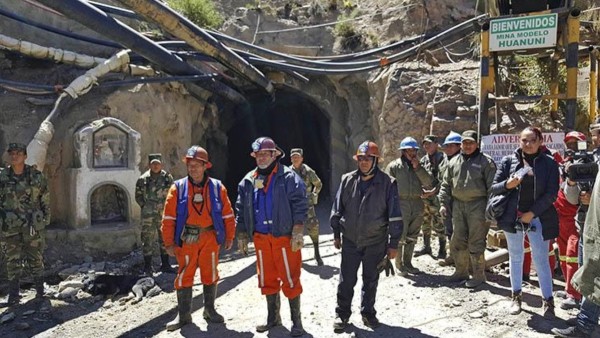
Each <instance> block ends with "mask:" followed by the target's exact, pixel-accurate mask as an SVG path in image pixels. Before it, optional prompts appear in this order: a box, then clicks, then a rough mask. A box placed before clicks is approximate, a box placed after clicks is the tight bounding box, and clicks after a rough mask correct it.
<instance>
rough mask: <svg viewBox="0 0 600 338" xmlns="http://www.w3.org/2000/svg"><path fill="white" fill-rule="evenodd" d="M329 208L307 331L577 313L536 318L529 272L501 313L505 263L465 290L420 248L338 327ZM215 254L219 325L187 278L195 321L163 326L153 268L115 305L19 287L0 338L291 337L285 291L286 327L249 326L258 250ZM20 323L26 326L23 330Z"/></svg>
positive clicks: (309, 284)
mask: <svg viewBox="0 0 600 338" xmlns="http://www.w3.org/2000/svg"><path fill="white" fill-rule="evenodd" d="M327 208H328V206H325V205H323V206H322V207H321V208H319V210H318V214H319V216H320V217H319V218H320V219H321V222H322V224H323V225H322V226H321V250H322V256H323V260H324V262H325V265H324V266H321V267H318V266H316V263H315V261H314V259H313V248H312V244H310V239H309V237H308V236H306V237H305V241H306V243H307V245H306V246H305V248H304V249H303V259H304V264H303V268H304V269H303V271H302V277H301V280H302V284H303V288H304V292H303V294H302V320H303V324H304V328H305V329H306V331H307V334H306V335H305V337H532V338H533V337H551V336H552V335H550V334H549V332H550V329H551V328H552V327H554V326H561V327H564V326H565V325H566V324H564V321H563V320H565V319H568V318H570V317H572V316H574V315H576V313H577V311H576V310H571V311H563V310H561V309H559V308H558V307H557V309H556V315H557V318H556V319H554V320H548V319H544V318H543V317H542V316H540V313H541V298H540V296H539V289H538V288H537V287H536V283H535V278H532V279H533V282H532V284H527V285H525V286H524V288H523V292H524V304H523V306H524V311H523V312H522V313H521V314H520V315H518V316H511V315H509V314H508V306H509V304H510V300H509V295H510V282H509V279H508V276H507V275H506V269H505V267H500V268H498V269H495V270H497V271H496V272H495V273H490V272H488V273H487V278H488V283H487V285H485V286H483V287H480V288H478V289H476V290H475V291H472V290H469V289H466V288H464V287H463V286H461V285H460V284H458V283H448V282H445V279H446V278H447V276H449V275H450V274H451V273H452V270H453V269H452V268H447V267H439V266H438V265H437V263H436V261H435V260H434V259H433V258H432V257H430V256H422V257H419V258H416V259H415V262H416V264H415V265H416V266H417V267H418V268H419V269H421V270H422V271H423V274H420V275H417V276H409V277H407V278H404V277H399V276H390V277H385V274H383V273H382V276H381V278H380V282H379V288H378V293H377V303H376V309H377V310H378V317H379V319H380V320H381V322H382V323H383V325H382V326H381V327H379V328H377V329H376V330H371V329H369V328H367V327H365V326H364V325H363V324H362V321H361V317H360V308H359V306H360V305H359V304H360V287H361V282H360V279H359V283H358V285H357V287H356V289H355V297H354V302H353V315H352V317H351V318H350V321H351V324H352V325H350V326H349V327H348V329H347V330H346V332H345V333H341V334H335V333H334V332H333V329H332V323H333V320H334V317H335V313H334V308H335V293H336V286H337V283H338V272H339V264H340V257H341V256H340V252H339V251H338V250H336V249H335V248H334V247H333V243H332V239H333V236H332V234H331V231H330V230H329V227H328V226H327V224H328V223H327V222H326V220H327V216H328V210H327ZM435 250H437V247H434V251H435ZM221 258H222V260H221V264H220V276H221V281H220V283H219V292H218V299H217V310H218V311H219V312H220V313H221V314H222V315H223V316H224V317H225V324H207V323H206V321H205V320H204V319H203V318H202V307H203V297H202V285H200V283H199V282H198V283H197V284H196V285H195V286H194V301H193V314H192V317H193V324H190V325H187V326H185V327H184V328H182V329H181V330H180V331H175V332H167V331H165V330H164V327H165V323H167V322H168V321H170V320H172V319H173V318H174V317H175V312H176V310H175V309H176V298H175V293H174V292H173V286H172V281H173V277H174V275H166V274H155V279H156V282H157V283H158V284H159V285H160V286H161V288H162V289H163V290H164V291H165V292H163V293H161V294H160V295H158V296H155V297H153V298H147V299H144V300H142V301H141V302H140V303H138V304H135V305H132V304H126V305H120V303H119V302H118V301H117V300H115V301H111V300H110V299H104V298H101V297H96V298H94V297H89V296H86V295H87V294H85V293H83V292H82V291H80V293H79V295H78V297H77V299H75V300H69V301H64V300H58V299H48V300H46V301H45V305H46V306H48V305H51V310H50V311H49V312H41V311H39V309H40V305H39V304H38V303H35V302H33V300H32V298H33V295H34V293H33V290H28V291H27V290H22V294H24V300H23V301H22V303H23V302H24V305H21V306H19V307H18V308H16V309H7V308H4V309H0V318H1V317H2V316H4V315H6V314H7V313H9V312H14V313H15V314H16V318H15V319H14V320H12V321H10V322H7V323H4V324H0V337H14V338H19V337H32V336H35V337H61V338H62V337H86V338H92V337H181V336H183V337H228V338H244V337H287V336H289V329H290V327H291V320H290V316H289V306H288V304H287V302H285V301H284V300H285V298H284V299H283V300H282V309H281V314H282V319H283V323H284V326H282V327H277V328H275V329H273V330H271V331H270V332H269V333H262V334H259V333H256V332H255V330H254V327H255V325H257V324H259V323H263V322H264V321H265V319H266V302H265V301H264V297H262V296H261V295H260V291H259V289H258V288H257V280H256V273H255V257H254V256H253V255H250V256H248V257H241V256H240V255H239V254H237V253H232V252H225V253H223V255H222V257H221ZM359 273H360V272H359ZM563 287H564V282H562V281H560V280H555V290H560V289H561V288H563ZM557 305H558V303H557ZM29 310H35V313H33V314H27V311H29ZM25 323H26V324H27V325H28V326H29V328H27V329H24V328H23V326H26V325H25ZM596 333H597V334H598V332H596ZM598 337H600V335H598Z"/></svg>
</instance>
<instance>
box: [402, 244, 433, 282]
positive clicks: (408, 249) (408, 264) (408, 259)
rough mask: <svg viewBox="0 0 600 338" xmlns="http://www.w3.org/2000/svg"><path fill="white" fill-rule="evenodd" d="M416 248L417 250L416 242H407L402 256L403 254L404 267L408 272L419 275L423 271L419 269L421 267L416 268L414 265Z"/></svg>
mask: <svg viewBox="0 0 600 338" xmlns="http://www.w3.org/2000/svg"><path fill="white" fill-rule="evenodd" d="M430 249H431V248H430ZM414 250H415V243H414V242H411V243H407V244H406V245H405V246H404V250H403V251H402V256H403V257H402V261H403V263H404V269H405V270H406V271H407V272H408V273H410V274H411V275H418V274H420V273H421V271H419V269H417V268H415V267H414V266H413V265H412V257H413V251H414Z"/></svg>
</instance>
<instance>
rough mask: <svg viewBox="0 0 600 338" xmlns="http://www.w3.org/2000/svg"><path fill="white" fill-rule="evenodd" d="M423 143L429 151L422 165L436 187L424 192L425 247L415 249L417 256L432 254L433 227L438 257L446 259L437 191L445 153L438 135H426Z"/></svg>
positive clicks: (444, 230) (422, 159)
mask: <svg viewBox="0 0 600 338" xmlns="http://www.w3.org/2000/svg"><path fill="white" fill-rule="evenodd" d="M422 145H423V148H425V151H426V152H427V153H426V154H425V156H423V157H422V158H421V161H420V163H421V166H422V167H423V168H424V169H425V170H427V172H428V173H429V174H430V175H431V176H433V183H432V184H433V188H434V189H431V190H430V191H426V192H424V193H423V203H424V205H425V212H424V214H423V225H422V226H421V231H422V232H423V247H422V248H420V249H418V250H415V257H418V256H422V255H431V229H432V228H433V231H435V234H436V236H437V238H438V242H439V244H440V248H439V251H438V254H437V258H439V259H444V258H446V229H445V228H444V223H443V222H442V218H441V217H440V213H439V210H440V201H439V200H438V198H437V193H438V191H439V187H440V183H441V180H442V176H441V174H440V165H441V164H442V162H443V161H444V154H443V153H442V152H441V151H438V142H437V136H435V135H427V136H425V137H424V138H423V143H422Z"/></svg>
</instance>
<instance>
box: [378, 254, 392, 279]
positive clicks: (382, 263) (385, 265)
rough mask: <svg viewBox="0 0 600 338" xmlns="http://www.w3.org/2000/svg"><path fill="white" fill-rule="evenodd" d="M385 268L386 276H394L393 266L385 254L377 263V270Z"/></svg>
mask: <svg viewBox="0 0 600 338" xmlns="http://www.w3.org/2000/svg"><path fill="white" fill-rule="evenodd" d="M383 270H385V276H386V277H388V276H389V275H390V274H391V275H392V276H394V275H395V274H396V273H395V272H394V267H393V266H392V262H390V260H389V259H388V258H387V256H385V257H383V259H382V260H381V261H380V262H379V264H377V272H379V273H381V271H383Z"/></svg>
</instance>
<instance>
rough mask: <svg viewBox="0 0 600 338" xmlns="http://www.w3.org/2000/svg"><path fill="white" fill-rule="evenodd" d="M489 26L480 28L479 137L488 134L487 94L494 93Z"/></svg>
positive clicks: (485, 25)
mask: <svg viewBox="0 0 600 338" xmlns="http://www.w3.org/2000/svg"><path fill="white" fill-rule="evenodd" d="M489 29H490V24H489V23H486V24H484V25H483V26H482V27H481V65H480V68H479V118H478V119H477V120H478V121H477V126H478V129H479V130H478V132H479V135H488V134H489V133H490V124H489V118H488V117H489V116H488V107H489V104H488V103H489V94H490V93H493V92H494V80H493V76H492V75H491V74H493V69H492V68H491V67H492V66H491V65H490V32H489ZM490 70H492V71H491V72H490Z"/></svg>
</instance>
